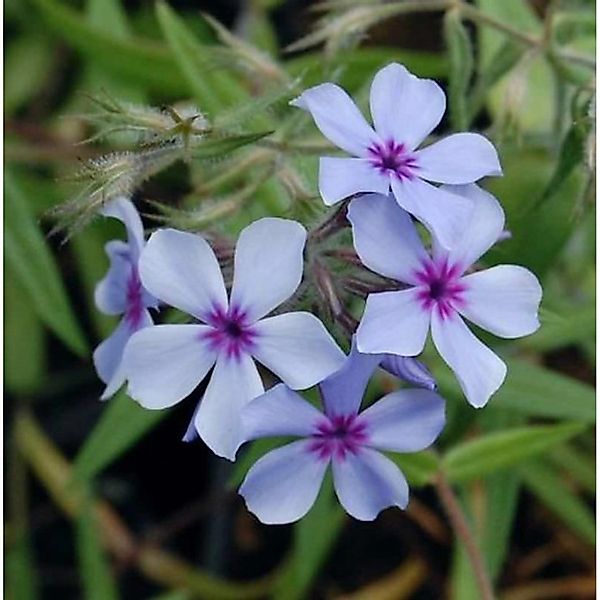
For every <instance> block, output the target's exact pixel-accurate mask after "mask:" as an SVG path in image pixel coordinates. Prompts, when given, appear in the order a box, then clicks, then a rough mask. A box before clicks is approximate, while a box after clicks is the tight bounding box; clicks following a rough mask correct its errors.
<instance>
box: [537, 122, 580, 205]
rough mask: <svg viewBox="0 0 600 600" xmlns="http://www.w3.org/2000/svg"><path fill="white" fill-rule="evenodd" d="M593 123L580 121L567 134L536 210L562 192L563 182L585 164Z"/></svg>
mask: <svg viewBox="0 0 600 600" xmlns="http://www.w3.org/2000/svg"><path fill="white" fill-rule="evenodd" d="M590 129H591V122H590V119H588V118H583V119H580V120H579V121H577V122H575V123H573V125H571V128H570V129H569V131H568V132H567V134H566V136H565V138H564V140H563V142H562V144H561V147H560V153H559V156H558V161H557V163H556V167H555V168H554V172H553V173H552V177H550V181H549V182H548V184H547V185H546V188H545V189H544V191H543V193H542V195H541V196H540V198H539V200H538V202H537V203H536V205H535V208H537V207H539V206H540V205H542V204H544V203H546V202H548V200H549V199H551V198H552V196H553V195H554V194H556V193H557V191H560V189H561V187H562V184H563V182H564V181H565V180H566V179H567V178H568V177H569V176H570V175H571V173H572V172H573V170H574V169H576V168H577V167H578V166H579V165H581V164H582V163H583V162H584V152H585V141H586V139H587V137H588V135H589V133H590Z"/></svg>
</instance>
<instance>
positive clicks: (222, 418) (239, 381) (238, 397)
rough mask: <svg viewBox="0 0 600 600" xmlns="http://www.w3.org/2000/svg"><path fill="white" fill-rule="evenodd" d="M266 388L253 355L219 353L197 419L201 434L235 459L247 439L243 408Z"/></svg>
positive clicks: (220, 452) (219, 451)
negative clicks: (242, 415)
mask: <svg viewBox="0 0 600 600" xmlns="http://www.w3.org/2000/svg"><path fill="white" fill-rule="evenodd" d="M263 392H264V388H263V385H262V381H261V380H260V376H259V374H258V371H257V370H256V365H255V364H254V361H253V360H252V358H251V357H250V356H249V355H247V354H242V355H240V356H238V357H231V358H228V357H227V356H225V355H222V356H219V358H218V359H217V364H216V365H215V369H214V371H213V374H212V376H211V378H210V382H209V383H208V386H207V388H206V392H205V393H204V397H203V398H202V400H201V402H200V407H199V409H198V413H197V414H196V419H195V424H196V430H197V431H198V433H199V434H200V437H201V438H202V439H203V440H204V442H205V443H206V445H207V446H208V447H209V448H210V449H211V450H212V451H213V452H214V453H215V454H216V455H217V456H222V457H224V458H228V459H229V460H234V459H235V453H236V452H237V449H238V448H239V447H240V445H241V444H242V443H243V442H244V434H243V430H242V417H241V412H242V409H243V407H244V406H245V405H246V404H248V402H250V400H252V399H253V398H256V397H257V396H260V395H261V394H262V393H263Z"/></svg>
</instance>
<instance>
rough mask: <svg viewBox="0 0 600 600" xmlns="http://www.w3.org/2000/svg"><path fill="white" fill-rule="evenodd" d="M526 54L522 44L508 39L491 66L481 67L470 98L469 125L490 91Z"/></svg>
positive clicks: (499, 49) (490, 63) (491, 62)
mask: <svg viewBox="0 0 600 600" xmlns="http://www.w3.org/2000/svg"><path fill="white" fill-rule="evenodd" d="M524 53H525V48H524V46H523V45H522V44H519V43H518V42H515V41H513V40H511V39H508V40H506V41H505V42H504V44H503V45H502V46H500V47H499V48H498V50H497V51H496V54H495V56H494V58H493V59H492V60H491V61H490V62H489V64H488V65H486V66H485V67H480V69H479V73H478V77H477V81H476V82H475V86H474V88H473V92H472V93H471V97H470V98H469V107H468V108H469V119H468V123H469V125H470V124H471V121H472V120H473V119H474V118H475V117H476V116H477V114H478V113H479V111H480V110H481V109H482V108H483V106H484V104H485V101H486V98H487V94H488V92H489V90H490V89H491V88H492V87H493V86H494V85H495V84H496V83H497V82H498V81H500V79H502V77H504V75H506V74H507V73H508V72H509V71H510V70H511V69H512V68H513V67H514V66H516V65H517V63H518V62H519V60H521V58H522V56H523V54H524Z"/></svg>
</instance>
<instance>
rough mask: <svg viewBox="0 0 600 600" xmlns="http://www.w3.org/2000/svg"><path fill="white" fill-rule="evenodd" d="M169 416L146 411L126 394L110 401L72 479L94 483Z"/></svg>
mask: <svg viewBox="0 0 600 600" xmlns="http://www.w3.org/2000/svg"><path fill="white" fill-rule="evenodd" d="M167 414H168V411H166V410H144V409H143V408H142V407H141V406H140V405H139V404H137V403H136V402H134V401H133V400H131V398H129V397H128V396H127V395H126V394H125V391H123V390H122V391H121V392H119V393H118V394H117V395H116V396H115V397H114V398H112V399H111V400H109V401H108V403H107V404H106V408H105V409H104V412H103V413H102V416H101V418H100V420H99V421H98V423H97V424H96V426H95V427H94V429H93V430H92V432H91V433H90V435H89V436H88V437H87V439H86V441H85V443H84V445H83V447H82V448H81V449H80V450H79V453H78V454H77V457H76V458H75V463H74V468H73V476H74V478H76V479H79V480H84V481H85V480H88V481H89V480H91V479H93V478H94V477H95V476H97V475H98V473H100V472H101V471H103V470H104V469H106V468H107V467H108V466H110V465H111V464H112V463H113V462H114V461H115V460H117V459H118V458H119V457H120V456H122V455H123V454H124V453H125V452H126V451H127V450H129V448H131V447H132V446H133V445H134V444H135V443H136V442H137V441H138V440H140V439H141V438H142V437H143V436H144V435H146V434H147V433H149V432H150V431H151V430H152V429H153V428H154V427H155V426H156V425H158V423H159V422H160V421H161V420H162V419H164V418H165V417H166V416H167Z"/></svg>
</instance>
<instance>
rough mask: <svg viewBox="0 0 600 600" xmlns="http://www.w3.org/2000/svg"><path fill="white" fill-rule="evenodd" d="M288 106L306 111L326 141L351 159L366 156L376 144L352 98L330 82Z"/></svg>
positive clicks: (299, 97)
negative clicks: (373, 144) (368, 149)
mask: <svg viewBox="0 0 600 600" xmlns="http://www.w3.org/2000/svg"><path fill="white" fill-rule="evenodd" d="M290 104H291V105H292V106H297V107H298V108H302V109H304V110H306V111H308V112H309V113H310V114H311V115H312V118H313V119H314V121H315V123H316V125H317V127H318V128H319V129H320V131H321V133H322V134H323V135H324V136H325V137H326V138H327V139H329V140H330V141H331V142H333V143H334V144H335V145H336V146H337V147H338V148H341V149H342V150H345V151H346V152H348V153H350V154H353V155H354V156H365V155H366V154H367V148H368V147H369V146H370V145H371V144H372V143H374V142H376V141H378V138H377V135H376V134H375V132H374V131H373V129H372V127H371V126H370V125H369V124H368V123H367V122H366V120H365V118H364V117H363V115H362V114H361V112H360V110H358V108H357V106H356V104H354V101H353V100H352V98H350V96H348V94H347V93H346V92H345V91H344V90H343V89H342V88H341V87H339V86H337V85H335V84H333V83H322V84H321V85H317V86H315V87H312V88H310V89H308V90H306V91H305V92H303V93H302V94H301V95H300V96H298V98H296V99H295V100H292V102H290Z"/></svg>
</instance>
